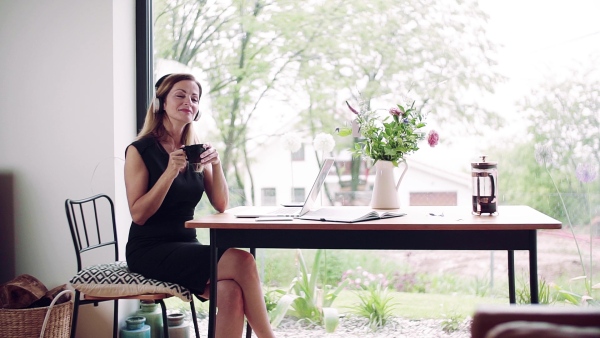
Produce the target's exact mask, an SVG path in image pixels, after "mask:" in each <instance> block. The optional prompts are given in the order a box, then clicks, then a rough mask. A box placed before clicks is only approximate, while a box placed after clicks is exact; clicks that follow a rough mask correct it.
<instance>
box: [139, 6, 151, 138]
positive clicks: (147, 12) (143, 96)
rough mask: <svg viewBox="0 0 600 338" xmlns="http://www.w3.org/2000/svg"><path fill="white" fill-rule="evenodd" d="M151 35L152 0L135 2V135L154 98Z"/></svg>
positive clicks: (141, 125) (142, 123) (140, 127)
mask: <svg viewBox="0 0 600 338" xmlns="http://www.w3.org/2000/svg"><path fill="white" fill-rule="evenodd" d="M152 35H153V32H152V0H135V41H136V42H135V80H136V98H135V103H136V114H135V117H136V119H135V120H136V131H135V133H136V135H137V134H138V133H139V131H140V130H141V129H142V127H143V126H144V120H145V119H146V110H147V106H148V102H150V99H151V98H152V97H153V96H154V88H152V87H153V86H152V83H153V82H154V81H153V80H154V79H153V76H154V75H153V74H154V71H153V63H154V56H153V55H152V50H153V48H154V47H153V43H152Z"/></svg>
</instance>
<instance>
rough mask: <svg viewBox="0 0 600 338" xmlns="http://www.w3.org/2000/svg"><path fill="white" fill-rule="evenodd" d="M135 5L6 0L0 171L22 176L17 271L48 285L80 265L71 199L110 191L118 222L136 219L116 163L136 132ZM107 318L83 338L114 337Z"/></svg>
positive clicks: (0, 33) (1, 15) (1, 16)
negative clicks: (68, 208)
mask: <svg viewBox="0 0 600 338" xmlns="http://www.w3.org/2000/svg"><path fill="white" fill-rule="evenodd" d="M134 8H135V2H134V1H133V0H127V1H125V0H114V1H105V0H104V1H102V0H86V1H79V0H53V1H46V0H23V1H9V0H0V44H1V46H2V47H1V48H2V52H0V70H1V71H0V93H2V94H1V99H0V171H2V172H8V173H12V174H14V176H15V185H14V190H15V196H14V197H15V224H14V226H15V239H14V240H15V243H16V245H15V247H16V248H15V251H16V252H15V261H16V262H15V263H16V274H17V275H20V274H25V273H27V274H30V275H33V276H35V277H37V278H38V279H40V280H41V281H42V282H43V283H44V284H45V285H46V286H48V287H55V286H58V285H61V284H64V283H66V282H67V281H68V280H69V279H70V277H71V276H72V275H73V274H74V272H75V269H76V262H75V258H74V251H73V246H72V242H71V239H70V234H69V230H68V227H67V221H66V216H65V211H64V201H65V199H67V198H83V197H87V196H90V195H92V194H94V193H99V192H103V193H107V194H109V195H110V196H112V197H113V198H114V199H115V200H116V204H117V208H118V209H117V212H118V216H117V217H118V218H119V222H120V227H121V229H126V228H128V225H129V222H130V218H128V212H127V206H126V201H125V200H124V199H123V196H124V193H123V189H124V186H123V184H122V180H119V174H120V172H119V171H118V172H117V173H116V174H115V170H114V169H111V168H112V167H117V168H120V169H118V170H122V162H120V161H119V160H115V157H118V158H123V152H124V148H125V145H126V144H127V143H128V142H130V141H131V140H132V139H133V137H134V136H135V123H134V109H135V68H134V62H135V60H134V55H135V50H134V48H135V39H134V27H135V26H134V25H135V17H134ZM113 163H116V165H114V164H113ZM94 170H96V173H95V174H94V180H93V182H92V175H93V173H94ZM123 231H124V232H125V234H126V230H121V232H123ZM0 282H4V281H0ZM90 308H91V307H90ZM93 311H98V310H93ZM101 312H106V311H101ZM104 315H105V316H104V317H102V320H99V321H97V322H95V323H96V325H97V326H98V328H94V327H93V325H91V323H90V325H80V326H91V328H90V331H89V332H84V333H80V334H79V336H82V337H83V336H85V337H94V336H95V337H107V336H110V334H109V333H108V331H104V330H105V329H106V328H108V329H109V328H110V325H111V324H112V320H111V319H110V314H108V313H105V314H104ZM82 319H83V320H84V321H85V320H86V318H82ZM80 323H81V321H80ZM92 332H94V333H93V334H92Z"/></svg>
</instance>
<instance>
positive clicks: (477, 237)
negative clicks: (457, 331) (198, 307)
mask: <svg viewBox="0 0 600 338" xmlns="http://www.w3.org/2000/svg"><path fill="white" fill-rule="evenodd" d="M238 208H248V207H238ZM339 208H352V207H348V206H344V207H339ZM236 209H237V208H234V209H230V210H228V211H226V212H225V213H221V214H215V215H209V216H204V217H201V218H198V219H194V220H191V221H188V222H186V227H188V228H208V229H210V246H211V271H210V276H211V277H210V279H211V283H210V294H211V299H210V305H209V329H208V337H214V334H215V332H214V328H215V315H216V296H217V289H216V286H217V283H216V276H217V248H231V247H239V248H290V249H294V248H302V249H361V250H386V249H388V250H506V251H507V252H508V289H509V301H510V303H513V304H514V303H515V302H516V297H515V271H514V250H527V251H529V285H530V294H531V303H532V304H536V303H538V302H539V296H538V276H537V230H539V229H560V228H561V227H562V224H561V222H559V221H557V220H555V219H553V218H551V217H549V216H547V215H544V214H543V213H541V212H539V211H537V210H535V209H532V208H530V207H527V206H500V207H499V208H498V211H499V214H498V215H494V216H489V215H484V216H476V215H472V214H471V210H470V208H468V209H466V208H464V207H409V208H402V210H401V211H402V212H405V213H406V216H403V217H398V218H388V219H383V220H376V221H368V222H360V223H337V222H320V221H306V220H298V219H296V220H294V221H274V222H256V221H255V220H254V219H252V218H236V217H235V216H234V215H233V214H232V213H233V212H235V210H236ZM442 213H443V216H439V215H440V214H442Z"/></svg>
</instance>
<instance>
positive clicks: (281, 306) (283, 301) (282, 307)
mask: <svg viewBox="0 0 600 338" xmlns="http://www.w3.org/2000/svg"><path fill="white" fill-rule="evenodd" d="M296 298H297V296H295V295H290V294H287V295H283V296H282V297H281V298H280V299H279V301H278V302H277V306H276V307H275V309H273V311H271V312H270V313H269V317H270V319H271V326H272V327H273V328H276V327H277V326H278V325H279V323H281V321H282V320H283V318H284V317H285V314H286V313H287V312H288V310H289V308H290V306H291V305H292V302H293V301H294V299H296Z"/></svg>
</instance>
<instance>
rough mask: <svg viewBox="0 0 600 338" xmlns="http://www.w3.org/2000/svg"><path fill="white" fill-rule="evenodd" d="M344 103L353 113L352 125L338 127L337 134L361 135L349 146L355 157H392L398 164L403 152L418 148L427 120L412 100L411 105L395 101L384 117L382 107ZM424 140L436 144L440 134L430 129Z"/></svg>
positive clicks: (406, 153)
mask: <svg viewBox="0 0 600 338" xmlns="http://www.w3.org/2000/svg"><path fill="white" fill-rule="evenodd" d="M346 104H347V105H348V108H349V109H350V110H351V111H352V112H353V113H354V114H355V115H356V117H355V119H354V121H353V126H352V127H345V128H339V129H338V134H339V135H340V136H349V135H352V136H355V137H358V136H359V135H360V138H359V140H358V142H356V143H355V145H354V149H352V153H353V154H354V156H355V157H368V158H371V159H372V160H373V161H374V162H377V161H378V160H384V161H391V162H392V163H393V164H394V166H396V167H397V166H398V163H400V162H402V161H403V160H404V157H405V156H406V155H408V154H410V153H413V152H415V151H417V150H419V145H418V142H419V141H420V140H421V139H423V137H424V132H422V129H423V128H424V127H425V125H426V124H425V122H424V116H423V115H422V114H421V113H420V112H419V110H417V109H416V108H415V101H413V102H412V103H411V104H410V105H402V104H397V105H396V106H395V107H392V108H390V109H389V110H387V112H388V113H389V114H388V115H386V116H385V117H382V116H381V114H380V112H381V111H385V109H375V110H366V109H364V108H363V107H364V104H363V105H361V109H360V111H358V110H356V109H354V108H353V107H352V106H351V105H350V104H349V103H348V101H346ZM427 141H428V143H429V145H430V146H431V147H435V146H436V145H437V144H438V141H439V134H438V133H437V132H436V131H435V130H431V131H430V132H429V135H428V137H427Z"/></svg>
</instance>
